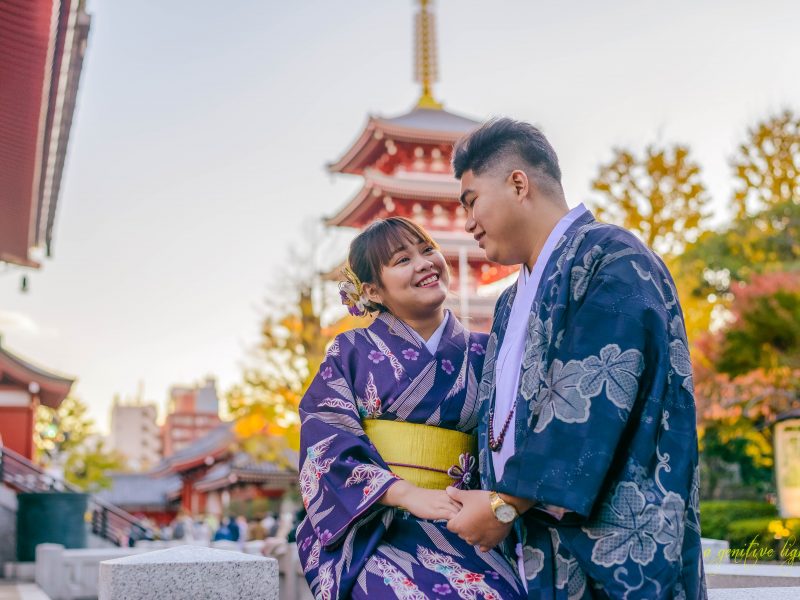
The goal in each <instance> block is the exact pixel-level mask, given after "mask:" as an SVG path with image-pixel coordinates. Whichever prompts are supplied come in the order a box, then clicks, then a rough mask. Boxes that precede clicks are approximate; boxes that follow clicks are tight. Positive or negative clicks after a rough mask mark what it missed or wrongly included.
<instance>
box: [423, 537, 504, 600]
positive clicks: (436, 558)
mask: <svg viewBox="0 0 800 600" xmlns="http://www.w3.org/2000/svg"><path fill="white" fill-rule="evenodd" d="M417 557H418V558H419V560H420V562H421V563H422V566H424V567H425V568H426V569H428V570H430V571H434V572H436V573H440V574H441V575H444V577H445V578H446V579H447V582H448V583H449V584H450V586H451V587H452V588H453V589H454V590H455V591H456V593H457V594H458V595H459V597H461V598H464V599H465V600H477V599H478V598H479V597H483V598H486V597H487V596H488V597H489V598H497V594H496V593H495V591H494V590H493V589H492V588H491V587H489V585H488V584H487V583H486V581H485V580H484V579H485V575H484V574H483V573H473V572H472V571H470V570H468V569H465V568H464V567H463V566H461V565H460V564H459V563H457V562H456V561H454V560H453V557H452V556H447V555H446V554H441V553H439V552H435V551H433V550H431V549H429V548H424V547H422V546H417ZM479 595H480V596H479Z"/></svg>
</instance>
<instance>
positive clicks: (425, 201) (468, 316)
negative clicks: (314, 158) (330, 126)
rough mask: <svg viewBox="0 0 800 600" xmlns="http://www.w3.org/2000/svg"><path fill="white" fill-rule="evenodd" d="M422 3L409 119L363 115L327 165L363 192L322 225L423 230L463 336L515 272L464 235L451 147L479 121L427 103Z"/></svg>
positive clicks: (430, 74)
mask: <svg viewBox="0 0 800 600" xmlns="http://www.w3.org/2000/svg"><path fill="white" fill-rule="evenodd" d="M429 4H430V2H429V0H420V9H419V11H418V12H417V14H416V22H415V31H416V36H415V38H416V39H415V46H416V68H415V79H416V81H417V82H418V83H419V84H420V85H421V93H420V97H419V100H418V101H417V104H416V106H414V108H413V109H412V110H411V111H410V112H408V113H405V114H402V115H400V116H397V117H391V118H386V117H379V116H370V117H369V118H368V120H367V123H366V126H365V127H364V129H363V131H362V132H361V134H360V135H359V136H358V138H357V139H356V141H355V142H354V143H353V144H352V145H351V146H350V148H349V149H348V150H347V151H346V152H345V153H344V154H343V155H342V157H341V158H339V160H337V161H336V162H334V163H332V164H330V165H328V169H329V170H330V171H331V172H332V173H346V174H349V175H357V176H360V177H361V178H363V186H362V187H361V190H360V191H359V192H358V193H356V195H355V196H354V197H353V198H352V199H351V200H350V202H348V203H347V204H346V205H345V206H344V207H343V208H342V209H341V210H340V211H339V212H338V213H337V214H335V215H334V216H332V217H330V218H328V219H327V220H326V222H327V224H328V225H331V226H335V227H350V228H354V229H362V228H363V227H365V226H366V225H368V224H369V223H371V222H372V221H374V220H375V219H380V218H385V217H390V216H402V217H408V218H409V219H412V220H414V221H415V222H416V223H419V224H420V225H422V226H423V227H425V229H427V230H428V231H429V232H430V233H431V235H432V236H433V237H434V239H435V240H436V241H437V243H438V244H439V245H440V247H441V250H442V253H443V254H444V256H445V258H446V259H447V262H448V264H449V266H450V272H451V281H450V291H451V292H452V293H451V295H450V297H449V298H448V301H447V307H448V308H449V309H450V310H452V311H453V312H454V313H455V314H456V315H458V317H459V318H460V319H461V320H462V321H463V322H464V323H465V324H466V325H467V326H468V327H469V328H470V329H472V330H475V331H488V329H489V327H490V326H491V320H492V311H493V308H494V303H495V300H496V298H497V294H496V292H494V291H493V288H494V287H495V286H491V284H493V283H496V282H498V281H499V280H501V279H503V278H505V277H507V276H508V275H510V274H511V273H512V272H513V271H514V270H515V268H509V267H504V266H501V265H496V264H492V263H490V262H489V261H488V260H487V259H486V255H485V253H484V251H483V250H482V249H481V248H479V247H478V245H477V244H476V243H475V240H474V239H473V238H472V236H471V235H470V234H468V233H467V232H466V231H465V230H464V225H465V223H466V213H465V211H464V209H463V208H462V207H461V205H460V203H459V200H458V197H459V192H460V185H459V183H458V181H457V180H456V179H455V177H454V175H453V170H452V166H451V164H450V160H451V158H452V153H453V144H454V143H455V142H456V141H457V140H458V139H459V138H461V137H462V136H464V135H465V134H466V133H469V132H470V131H472V130H473V129H475V128H476V127H478V126H479V125H480V122H479V121H476V120H474V119H470V118H468V117H464V116H461V115H458V114H455V113H453V112H450V111H447V110H445V109H444V106H443V104H442V103H441V102H438V101H437V100H436V99H435V98H434V95H433V83H434V82H435V81H437V79H438V77H437V64H436V37H435V26H434V16H433V14H432V13H431V12H430V11H429Z"/></svg>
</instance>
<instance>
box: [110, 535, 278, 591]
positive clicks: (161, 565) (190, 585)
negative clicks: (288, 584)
mask: <svg viewBox="0 0 800 600" xmlns="http://www.w3.org/2000/svg"><path fill="white" fill-rule="evenodd" d="M278 587H279V586H278V562H277V561H276V560H275V559H273V558H264V557H262V556H252V555H249V554H243V553H241V552H231V551H228V550H218V549H214V548H203V547H199V546H177V547H175V548H168V549H166V550H156V551H154V552H145V553H142V554H137V555H135V556H128V557H125V558H118V559H114V560H106V561H103V562H101V563H100V580H99V586H98V588H99V589H98V591H99V600H146V599H150V598H170V599H171V600H183V599H186V600H199V599H200V598H217V599H220V600H227V599H230V600H234V599H236V600H278V592H279V590H278Z"/></svg>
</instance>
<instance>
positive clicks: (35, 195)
mask: <svg viewBox="0 0 800 600" xmlns="http://www.w3.org/2000/svg"><path fill="white" fill-rule="evenodd" d="M53 4H54V3H53V2H43V1H33V0H7V1H5V2H0V82H2V85H1V86H0V190H2V194H0V214H1V215H3V218H2V219H0V262H9V263H13V264H18V265H22V266H26V267H38V266H39V265H38V263H37V262H36V261H35V260H34V259H32V258H31V256H30V250H31V249H32V248H34V247H42V246H43V247H45V248H46V249H47V253H48V254H49V253H50V247H51V244H52V239H53V226H54V223H55V213H56V205H57V201H58V196H59V190H60V187H61V176H62V172H63V168H64V160H65V157H66V152H67V143H68V140H69V132H70V129H71V126H72V116H73V112H74V110H75V99H76V96H77V92H78V81H79V78H80V73H81V69H82V65H83V54H84V50H85V47H86V40H87V37H88V35H89V22H90V19H89V16H88V15H87V14H86V12H85V11H84V0H71V1H64V2H59V3H56V4H57V6H58V7H59V10H58V11H56V12H55V14H54V10H53ZM51 20H52V21H53V26H51Z"/></svg>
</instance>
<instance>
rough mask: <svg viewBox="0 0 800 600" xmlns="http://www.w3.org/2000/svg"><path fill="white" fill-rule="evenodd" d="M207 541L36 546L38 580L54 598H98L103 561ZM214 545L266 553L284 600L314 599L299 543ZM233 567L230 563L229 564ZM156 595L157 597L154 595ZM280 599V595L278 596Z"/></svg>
mask: <svg viewBox="0 0 800 600" xmlns="http://www.w3.org/2000/svg"><path fill="white" fill-rule="evenodd" d="M208 546H209V544H208V543H207V542H201V541H196V542H192V543H191V544H190V545H188V546H187V545H186V544H184V543H183V542H180V541H170V542H164V541H142V542H139V543H138V544H137V545H136V547H135V548H101V549H80V550H67V549H65V548H64V547H63V546H61V545H60V544H40V545H39V546H37V547H36V583H37V584H38V585H39V587H40V588H41V589H42V590H43V591H44V592H45V593H46V594H47V595H48V596H50V598H51V600H75V599H77V598H96V597H97V596H98V593H99V592H98V579H99V575H100V564H101V563H102V562H104V561H108V560H115V559H122V558H126V557H132V556H136V555H140V554H144V553H152V552H153V551H162V550H166V549H173V548H179V547H183V548H186V547H194V548H206V549H208ZM211 548H212V549H215V550H224V551H229V552H236V553H240V552H242V551H244V553H245V554H246V555H248V556H251V557H253V556H256V557H261V556H266V557H268V558H272V559H274V560H275V562H276V563H277V565H278V581H279V588H280V595H279V599H280V600H312V595H311V591H310V590H309V589H308V585H307V584H306V581H305V578H304V577H303V573H302V570H301V569H300V564H299V561H298V558H297V546H296V545H295V544H287V543H286V542H285V541H282V540H279V539H275V538H272V539H268V540H266V541H252V542H247V543H246V544H244V545H243V546H240V545H239V544H237V543H236V542H228V541H219V542H212V543H211ZM229 566H230V565H229ZM154 597H155V596H154ZM276 598H278V596H276Z"/></svg>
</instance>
